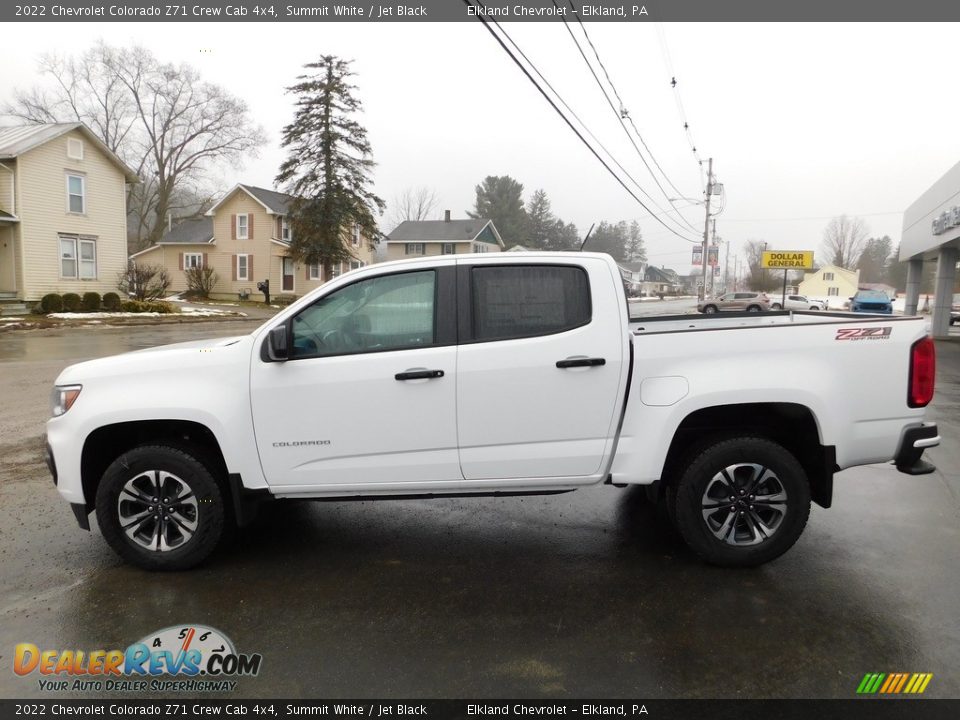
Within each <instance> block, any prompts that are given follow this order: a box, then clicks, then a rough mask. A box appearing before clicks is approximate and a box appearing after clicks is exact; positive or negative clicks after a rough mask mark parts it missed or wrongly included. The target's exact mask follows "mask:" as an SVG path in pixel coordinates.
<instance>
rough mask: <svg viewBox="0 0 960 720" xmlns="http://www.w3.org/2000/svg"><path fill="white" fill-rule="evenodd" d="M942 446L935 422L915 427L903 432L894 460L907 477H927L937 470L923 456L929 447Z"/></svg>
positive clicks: (898, 468)
mask: <svg viewBox="0 0 960 720" xmlns="http://www.w3.org/2000/svg"><path fill="white" fill-rule="evenodd" d="M939 444H940V434H939V432H938V431H937V424H936V423H933V422H928V423H923V424H922V425H913V426H911V427H908V428H907V429H906V430H904V431H903V437H902V438H901V439H900V449H899V450H898V451H897V455H896V457H895V458H894V460H893V464H894V465H896V466H897V470H899V471H900V472H902V473H906V474H907V475H927V474H928V473H932V472H933V471H934V470H936V469H937V468H936V466H935V465H934V464H933V463H930V462H927V461H926V460H924V459H923V458H922V457H921V456H922V455H923V451H924V450H926V449H927V448H928V447H936V446H937V445H939Z"/></svg>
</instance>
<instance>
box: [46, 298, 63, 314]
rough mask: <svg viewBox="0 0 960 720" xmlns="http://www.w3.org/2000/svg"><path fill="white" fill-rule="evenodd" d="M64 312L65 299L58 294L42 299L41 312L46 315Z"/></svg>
mask: <svg viewBox="0 0 960 720" xmlns="http://www.w3.org/2000/svg"><path fill="white" fill-rule="evenodd" d="M61 310H63V298H62V297H60V296H59V295H58V294H57V293H49V294H47V295H44V296H43V297H42V298H41V299H40V311H41V312H45V313H52V312H60V311H61Z"/></svg>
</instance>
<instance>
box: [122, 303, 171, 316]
mask: <svg viewBox="0 0 960 720" xmlns="http://www.w3.org/2000/svg"><path fill="white" fill-rule="evenodd" d="M120 309H121V310H122V311H123V312H129V313H145V312H155V313H161V314H163V315H168V314H170V313H174V312H177V309H176V307H174V305H173V304H172V303H168V302H163V301H162V300H155V301H151V300H124V301H123V302H122V303H120Z"/></svg>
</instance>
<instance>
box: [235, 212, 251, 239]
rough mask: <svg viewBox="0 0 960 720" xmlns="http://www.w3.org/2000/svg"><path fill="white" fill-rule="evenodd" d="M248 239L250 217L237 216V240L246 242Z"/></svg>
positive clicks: (244, 215)
mask: <svg viewBox="0 0 960 720" xmlns="http://www.w3.org/2000/svg"><path fill="white" fill-rule="evenodd" d="M248 237H250V216H249V215H246V214H243V215H237V240H246V239H247V238H248Z"/></svg>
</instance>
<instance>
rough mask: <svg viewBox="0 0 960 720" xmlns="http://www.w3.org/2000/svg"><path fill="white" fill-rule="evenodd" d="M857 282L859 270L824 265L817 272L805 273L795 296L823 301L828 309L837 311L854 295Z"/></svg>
mask: <svg viewBox="0 0 960 720" xmlns="http://www.w3.org/2000/svg"><path fill="white" fill-rule="evenodd" d="M859 280H860V271H859V270H846V269H844V268H842V267H837V266H836V265H826V266H825V267H822V268H820V269H819V270H814V271H813V272H808V273H805V274H804V276H803V280H801V281H800V284H799V285H798V286H797V291H798V292H797V294H798V295H806V296H807V297H808V298H813V299H814V300H824V301H826V303H827V306H828V307H829V308H832V309H835V310H839V309H841V308H843V306H844V303H846V302H849V300H850V298H851V297H853V296H854V295H855V294H856V292H857V287H858V281H859Z"/></svg>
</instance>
